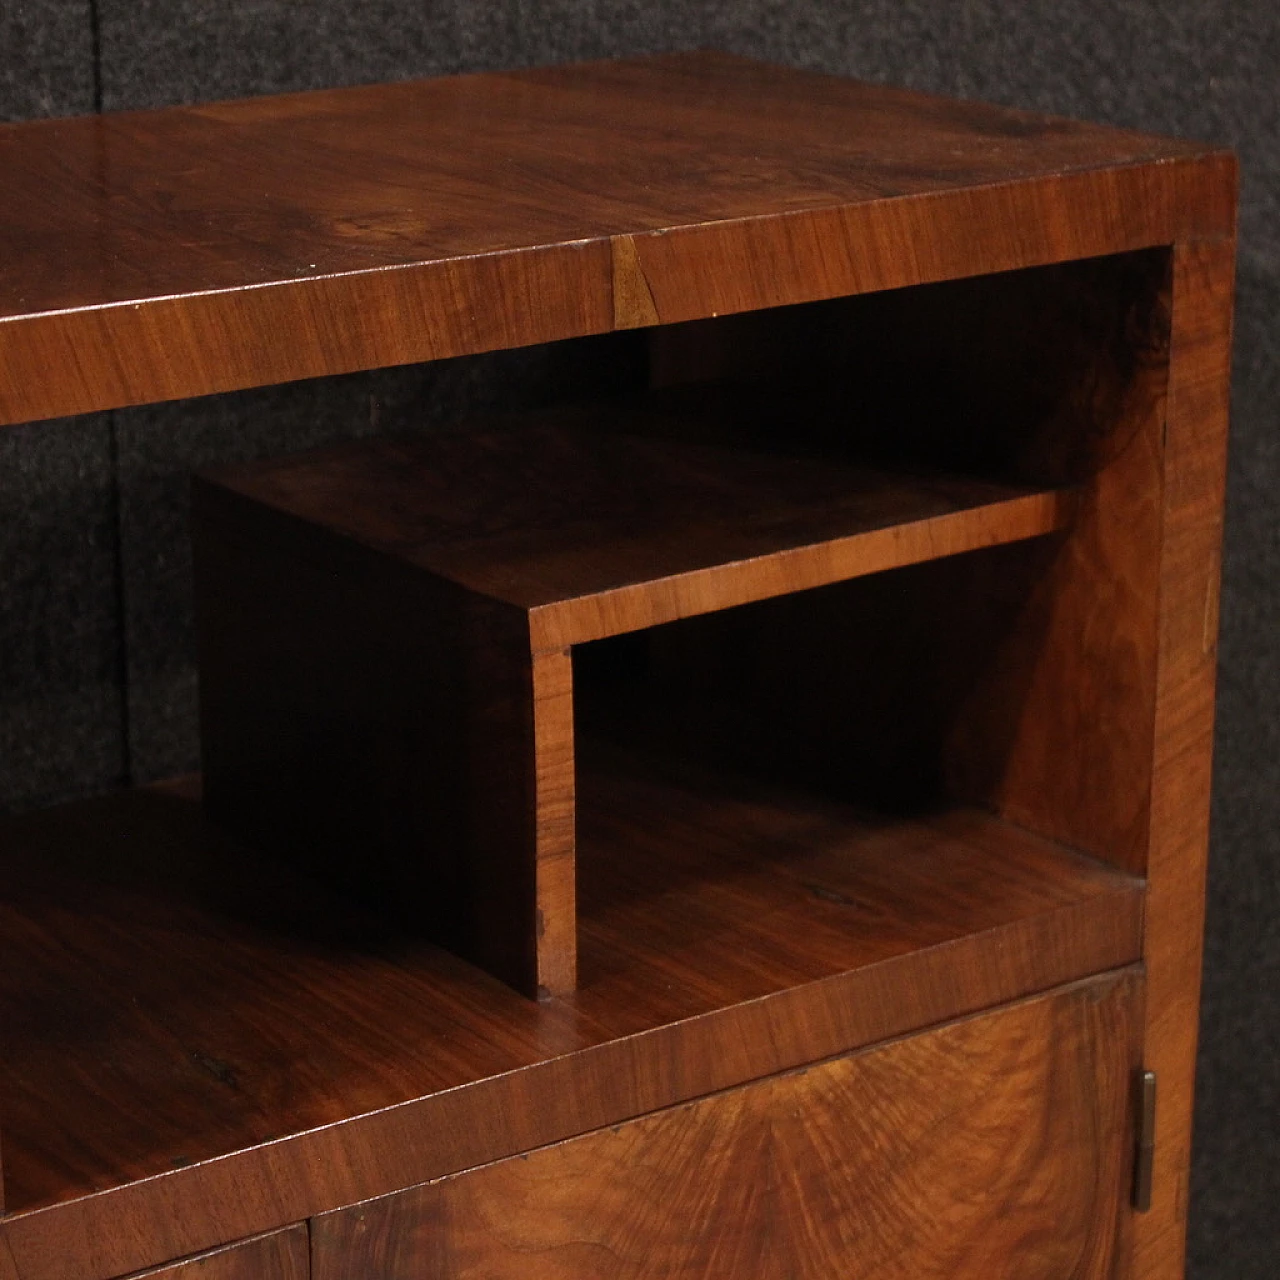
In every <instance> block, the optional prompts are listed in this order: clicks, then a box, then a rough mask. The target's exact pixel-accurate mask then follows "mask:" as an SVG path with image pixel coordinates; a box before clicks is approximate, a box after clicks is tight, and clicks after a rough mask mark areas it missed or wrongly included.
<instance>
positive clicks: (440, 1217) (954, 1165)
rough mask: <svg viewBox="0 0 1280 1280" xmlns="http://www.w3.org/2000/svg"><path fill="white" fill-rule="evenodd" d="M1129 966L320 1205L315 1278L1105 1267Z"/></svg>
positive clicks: (822, 1274) (797, 1277) (1134, 982)
mask: <svg viewBox="0 0 1280 1280" xmlns="http://www.w3.org/2000/svg"><path fill="white" fill-rule="evenodd" d="M1140 996H1141V980H1140V979H1139V978H1138V977H1137V976H1136V975H1135V974H1134V973H1132V972H1129V973H1125V974H1123V975H1120V976H1117V977H1111V976H1108V977H1104V978H1101V979H1096V980H1093V981H1090V982H1087V983H1083V984H1081V985H1079V986H1077V987H1074V988H1069V989H1067V990H1066V991H1063V992H1059V993H1055V994H1053V995H1051V996H1047V997H1041V998H1038V999H1035V1000H1032V1001H1029V1002H1027V1003H1025V1004H1021V1005H1018V1006H1014V1007H1013V1008H1010V1009H1006V1010H1002V1011H1000V1012H998V1013H994V1014H990V1015H986V1016H983V1017H978V1018H973V1019H970V1020H967V1021H963V1022H958V1023H952V1024H950V1025H948V1026H945V1027H943V1028H941V1029H939V1030H936V1031H932V1032H926V1033H924V1034H921V1035H916V1036H912V1037H909V1038H907V1039H905V1040H900V1041H896V1042H891V1043H889V1044H888V1045H885V1046H883V1047H881V1048H879V1049H873V1050H869V1051H866V1052H864V1053H860V1054H855V1055H853V1056H851V1057H846V1058H841V1059H837V1060H835V1061H833V1062H829V1063H825V1064H823V1065H821V1066H816V1067H812V1068H809V1069H807V1070H805V1071H801V1072H798V1073H796V1074H793V1075H787V1076H781V1077H775V1078H772V1079H769V1080H766V1081H763V1082H759V1083H756V1084H753V1085H748V1086H746V1087H744V1088H741V1089H735V1090H731V1091H729V1092H727V1093H722V1094H717V1095H713V1096H711V1097H709V1098H705V1099H703V1100H701V1101H699V1102H695V1103H692V1104H689V1105H687V1106H684V1107H680V1108H676V1109H673V1110H670V1111H664V1112H659V1113H657V1114H655V1115H652V1116H648V1117H645V1118H643V1119H640V1120H636V1121H632V1122H630V1123H628V1124H624V1125H620V1126H617V1127H614V1128H611V1129H607V1130H598V1131H597V1132H595V1133H592V1134H588V1135H586V1136H585V1137H582V1138H578V1139H574V1140H571V1141H569V1142H565V1143H562V1144H560V1145H558V1146H555V1147H549V1148H544V1149H543V1150H540V1151H535V1152H533V1153H531V1154H530V1155H528V1156H524V1157H515V1158H513V1159H510V1160H503V1161H499V1162H498V1163H496V1164H492V1165H488V1166H485V1167H483V1168H480V1169H477V1170H474V1171H472V1172H470V1173H464V1174H460V1175H457V1176H456V1177H453V1178H449V1179H445V1180H443V1181H441V1182H437V1183H432V1184H429V1185H427V1186H424V1187H420V1188H415V1189H413V1190H411V1191H407V1192H403V1193H400V1194H398V1195H394V1196H389V1197H387V1198H386V1199H383V1200H379V1201H373V1202H370V1203H368V1204H365V1205H360V1206H357V1207H355V1208H352V1209H349V1210H343V1211H340V1212H338V1213H335V1214H331V1215H327V1216H325V1217H321V1218H318V1219H316V1220H315V1222H314V1223H313V1228H312V1232H313V1234H312V1243H313V1257H312V1267H313V1274H314V1275H315V1276H316V1280H348V1277H352V1276H378V1277H379V1280H420V1277H423V1276H428V1275H429V1276H432V1277H439V1278H440V1280H449V1278H452V1277H463V1276H479V1275H483V1276H485V1277H486V1278H487V1280H598V1277H600V1276H601V1275H604V1274H608V1275H611V1276H614V1277H616V1278H617V1280H639V1278H640V1277H651V1276H658V1275H662V1276H671V1277H687V1278H688V1280H742V1278H743V1277H747V1276H751V1277H760V1278H761V1280H765V1278H769V1280H775V1278H776V1280H781V1277H790V1278H794V1280H802V1278H803V1280H829V1278H830V1277H832V1276H847V1275H859V1276H875V1277H878V1278H879V1280H891V1278H893V1280H897V1278H899V1277H900V1278H901V1280H934V1278H935V1277H936V1278H937V1280H943V1278H944V1277H945V1278H946V1280H987V1277H990V1276H992V1275H1006V1274H1016V1275H1018V1276H1019V1277H1021V1278H1023V1280H1061V1277H1063V1276H1067V1275H1071V1276H1073V1277H1076V1278H1077V1280H1111V1277H1112V1276H1113V1274H1114V1272H1113V1267H1114V1265H1115V1262H1116V1246H1117V1241H1118V1239H1119V1238H1120V1234H1121V1229H1122V1227H1121V1224H1122V1220H1123V1218H1124V1217H1126V1216H1127V1214H1126V1211H1125V1210H1124V1208H1123V1205H1124V1184H1125V1179H1126V1176H1127V1171H1128V1167H1129V1154H1128V1135H1129V1128H1128V1121H1129V1108H1130V1103H1129V1093H1130V1089H1129V1079H1130V1073H1131V1068H1132V1064H1133V1061H1134V1036H1133V1032H1134V1029H1135V1026H1136V1024H1137V1022H1138V1021H1139V1019H1140Z"/></svg>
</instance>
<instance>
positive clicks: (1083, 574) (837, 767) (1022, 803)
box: [653, 250, 1170, 873]
mask: <svg viewBox="0 0 1280 1280" xmlns="http://www.w3.org/2000/svg"><path fill="white" fill-rule="evenodd" d="M1169 273H1170V255H1169V253H1168V251H1165V250H1154V251H1147V252H1144V253H1137V254H1121V255H1115V256H1113V257H1109V258H1103V259H1095V260H1091V261H1089V262H1084V263H1066V264H1060V265H1057V266H1052V267H1044V268H1036V269H1032V270H1027V271H1021V272H1011V273H1007V274H1004V275H1001V276H995V277H981V278H978V279H974V280H963V281H952V282H946V283H943V284H938V285H932V286H926V287H921V288H917V289H910V290H900V291H895V292H893V293H888V294H879V295H873V296H869V297H858V298H852V299H841V300H836V301H833V302H829V303H823V304H817V305H813V306H810V307H807V308H792V309H789V310H788V311H787V312H785V313H780V314H779V313H770V312H765V313H753V314H751V315H749V316H742V317H733V318H731V319H730V320H729V321H728V322H719V321H717V322H704V323H701V324H698V325H690V326H675V327H673V328H671V329H662V330H656V331H655V332H654V335H653V338H654V343H655V347H656V350H655V359H654V367H655V372H656V376H657V378H658V379H660V380H661V381H663V382H664V383H666V384H667V388H666V391H665V392H664V394H666V395H670V396H674V397H676V398H677V402H682V401H684V400H687V399H689V398H691V397H693V396H695V395H698V396H700V398H702V399H707V398H708V394H707V392H706V391H700V388H702V387H703V386H704V385H705V384H704V383H702V382H699V381H691V380H698V379H707V378H711V379H713V380H714V381H713V382H712V383H711V384H710V387H711V388H715V387H718V386H720V385H721V384H726V385H729V386H732V385H733V384H734V383H735V382H742V381H743V380H746V379H749V381H747V382H746V384H745V385H746V386H747V387H749V389H750V391H751V392H752V393H753V395H754V396H755V398H756V399H757V400H758V401H761V402H764V403H765V404H766V405H767V408H765V409H764V410H762V411H758V412H757V413H755V414H754V415H753V417H752V418H751V419H749V420H748V427H749V429H750V430H752V431H761V430H772V431H773V433H774V435H775V437H776V436H778V435H784V436H785V438H786V439H787V440H788V442H789V443H793V447H794V437H796V436H800V438H801V441H802V442H803V443H805V444H807V445H808V447H809V448H810V449H811V450H813V451H815V452H816V453H817V454H818V456H822V454H823V453H826V454H830V453H833V452H834V453H836V455H837V456H840V457H847V456H853V457H861V458H863V459H864V460H868V459H877V458H879V459H883V461H884V462H885V463H886V464H890V463H892V464H894V465H897V466H899V467H903V466H910V465H912V464H915V465H917V466H919V465H921V464H923V463H924V462H925V461H926V460H933V461H934V463H935V464H936V465H943V464H945V465H946V466H947V467H948V468H949V469H951V470H953V471H956V472H959V473H961V474H986V475H995V476H1000V477H1003V478H1004V480H1005V482H1007V483H1011V484H1019V483H1021V484H1027V483H1031V482H1033V481H1034V482H1038V483H1040V484H1045V485H1049V484H1057V485H1062V484H1065V483H1068V482H1070V483H1071V484H1072V486H1073V488H1074V490H1075V493H1076V495H1077V499H1078V500H1077V502H1076V505H1075V507H1074V511H1073V515H1072V518H1071V520H1070V523H1069V525H1068V526H1067V527H1065V528H1064V529H1063V530H1062V531H1061V532H1060V533H1059V534H1058V536H1056V537H1054V538H1051V539H1044V540H1041V541H1039V542H1028V543H1025V544H1023V545H1018V546H1008V547H1005V548H1000V549H993V550H989V551H986V552H984V553H982V554H976V555H968V556H959V557H954V558H952V559H949V560H945V561H942V562H939V563H936V564H929V565H923V566H921V567H919V568H917V569H909V570H904V571H902V572H899V573H895V574H889V575H883V576H881V577H879V578H868V579H867V580H865V581H861V582H853V583H850V584H848V585H847V586H844V587H841V588H838V589H837V588H833V589H830V590H828V591H825V592H816V593H809V594H808V595H805V596H795V597H790V598H786V597H784V598H780V599H778V600H777V601H775V602H773V603H771V604H770V605H768V606H761V607H758V608H756V609H754V610H742V611H738V612H737V613H732V614H731V613H725V614H723V615H717V616H710V617H708V618H706V619H704V620H703V621H701V622H700V623H699V624H698V625H697V626H696V627H693V626H691V627H688V628H686V629H685V631H684V632H683V633H680V634H679V635H673V636H671V637H669V638H664V641H663V643H664V645H666V646H667V648H668V649H671V648H674V647H678V648H679V651H680V652H679V662H678V665H679V667H681V668H691V669H696V670H697V671H698V672H699V673H702V678H703V679H704V680H705V681H706V682H708V683H711V684H713V685H715V686H717V690H718V693H719V696H720V698H721V700H722V701H723V702H724V703H726V704H728V705H730V706H733V707H737V708H738V713H737V722H736V723H735V733H736V734H737V735H738V736H739V737H741V736H742V735H744V734H747V735H750V734H753V733H754V736H755V737H756V738H757V739H758V740H759V750H760V751H762V752H768V753H770V754H771V756H772V757H773V758H774V759H775V761H776V765H775V767H778V768H787V769H792V770H800V769H803V770H806V771H808V772H809V773H810V774H814V775H817V774H826V775H831V774H838V775H842V776H843V777H844V778H846V779H848V783H847V784H846V785H848V786H850V787H852V788H855V789H862V790H863V791H867V790H871V791H873V792H874V791H875V790H877V789H878V790H880V791H881V792H882V793H885V792H894V793H896V794H897V795H898V796H899V797H901V798H902V799H904V800H906V799H911V798H913V797H914V799H915V800H916V801H917V802H918V801H919V800H920V799H921V798H926V797H929V798H933V799H934V800H942V799H945V798H946V797H948V796H949V797H952V798H956V799H962V800H965V801H969V802H976V803H979V804H984V805H991V806H993V807H995V808H996V809H998V810H999V811H1000V812H1002V813H1004V814H1005V815H1006V816H1007V817H1009V818H1010V819H1012V820H1013V821H1016V822H1019V823H1021V824H1023V825H1025V826H1028V827H1030V828H1031V829H1033V830H1037V831H1039V832H1040V833H1041V834H1044V835H1048V836H1051V837H1053V838H1055V839H1060V840H1063V841H1065V842H1067V843H1069V844H1071V845H1073V846H1074V847H1077V848H1081V849H1085V850H1087V851H1089V852H1091V853H1093V854H1095V855H1096V856H1098V857H1102V858H1106V859H1108V860H1109V861H1112V862H1114V863H1116V864H1117V865H1119V866H1122V867H1124V868H1126V869H1128V870H1131V871H1134V872H1137V873H1141V872H1142V871H1143V870H1144V869H1145V866H1146V860H1147V845H1148V829H1149V807H1150V798H1151V774H1152V727H1153V722H1154V718H1155V702H1156V680H1157V641H1158V625H1159V599H1160V591H1161V588H1160V582H1159V574H1158V565H1159V558H1160V544H1161V537H1162V514H1161V498H1160V495H1161V490H1162V486H1163V484H1164V460H1163V455H1162V445H1163V427H1164V421H1165V415H1166V384H1167V381H1168V378H1169V345H1170V344H1169V329H1170V314H1169ZM957 317H963V323H958V322H957ZM794 386H802V387H805V388H810V389H812V388H817V389H819V391H820V392H821V394H822V397H823V398H824V399H825V400H826V401H829V404H828V405H827V406H825V407H824V408H822V409H821V410H820V411H819V412H811V413H809V414H808V416H806V417H805V418H803V419H802V420H801V421H800V422H799V423H798V424H796V423H794V422H793V420H792V419H789V418H785V417H779V418H778V421H783V422H785V423H786V427H785V429H784V430H783V431H780V430H779V429H778V427H777V426H776V425H775V426H773V427H770V426H769V419H770V418H771V417H773V416H774V415H778V414H780V410H779V408H778V404H779V402H781V403H785V396H786V394H787V390H788V389H789V388H791V387H794ZM729 403H730V404H732V401H730V402H729ZM707 412H708V413H712V412H714V414H715V415H716V416H717V418H718V421H719V425H720V427H721V429H724V425H725V413H724V409H723V407H721V406H715V405H712V406H711V407H710V408H709V409H708V410H707ZM700 420H701V419H700ZM753 438H754V437H753ZM673 661H674V659H673ZM852 707H856V708H857V714H856V715H850V714H849V713H848V709H849V708H852ZM753 725H754V726H755V728H754V729H753ZM837 781H838V779H837Z"/></svg>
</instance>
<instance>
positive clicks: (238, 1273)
mask: <svg viewBox="0 0 1280 1280" xmlns="http://www.w3.org/2000/svg"><path fill="white" fill-rule="evenodd" d="M310 1274H311V1239H310V1235H309V1233H308V1231H307V1228H306V1226H305V1225H299V1226H296V1227H290V1228H288V1230H286V1231H276V1232H273V1233H272V1234H271V1235H266V1236H258V1237H257V1238H256V1239H254V1240H244V1241H241V1242H240V1243H239V1244H232V1245H227V1246H226V1247H225V1248H222V1249H214V1250H213V1251H211V1252H209V1253H202V1254H199V1255H197V1256H196V1257H194V1258H185V1259H184V1260H183V1261H181V1262H175V1263H173V1264H172V1265H170V1266H164V1267H155V1268H153V1269H151V1270H148V1271H140V1272H137V1273H136V1274H134V1275H133V1276H130V1277H128V1280H307V1278H308V1276H310Z"/></svg>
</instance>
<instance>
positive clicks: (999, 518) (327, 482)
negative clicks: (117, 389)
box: [197, 403, 1074, 652]
mask: <svg viewBox="0 0 1280 1280" xmlns="http://www.w3.org/2000/svg"><path fill="white" fill-rule="evenodd" d="M803 413H804V408H803V404H802V403H801V405H799V406H797V407H796V408H792V409H791V410H790V411H788V410H787V409H785V408H783V409H781V410H780V411H779V414H778V419H777V421H776V423H775V425H774V437H775V441H782V442H785V440H786V439H787V436H788V433H789V432H790V431H791V430H793V429H794V428H793V427H792V421H793V419H794V418H797V417H803ZM655 425H660V426H661V427H662V429H663V431H664V435H663V437H662V438H659V439H654V438H650V437H649V436H646V435H645V434H643V432H644V431H645V430H652V429H653V428H654V427H655ZM680 429H681V422H680V418H679V415H678V414H675V415H668V414H657V413H653V412H646V411H645V410H643V409H640V410H636V409H631V408H629V407H626V406H622V405H608V404H601V405H598V406H595V405H593V406H581V407H571V408H566V409H561V410H557V411H554V412H552V413H548V414H545V415H542V416H541V417H538V418H535V419H534V421H532V422H529V423H520V424H515V425H512V426H510V427H508V428H507V429H505V430H498V431H476V430H472V431H465V432H457V433H448V434H446V435H444V436H434V437H430V436H429V437H426V438H406V439H402V440H386V439H378V440H368V441H359V442H356V443H354V444H350V445H344V446H339V447H337V448H334V449H330V450H322V451H319V452H317V453H314V454H304V455H301V456H298V457H292V458H282V459H275V460H267V461H263V462H257V463H252V464H249V465H247V466H241V467H234V468H228V469H226V470H223V471H218V472H214V473H211V474H209V475H207V476H205V477H204V478H202V479H201V480H200V481H198V482H197V483H198V486H199V489H200V491H201V492H200V499H201V501H203V502H204V503H205V504H206V505H209V506H212V504H213V503H214V502H215V501H216V500H217V495H215V494H211V493H209V489H210V488H211V487H212V486H218V487H221V488H223V489H225V490H227V491H229V492H230V493H234V494H237V495H240V496H241V497H243V498H246V499H248V500H250V501H254V502H258V503H261V504H263V505H264V506H266V507H269V508H271V509H272V510H273V511H277V512H280V513H283V514H287V515H291V516H295V517H297V518H298V519H300V520H303V521H306V522H307V523H308V524H311V525H314V526H316V527H317V529H320V530H323V531H325V532H331V533H334V534H337V535H338V536H340V537H346V538H350V539H352V540H353V541H354V542H356V543H357V544H359V545H360V546H363V547H368V548H371V549H373V550H376V551H380V552H383V553H384V554H386V555H389V556H393V557H395V558H397V559H400V560H403V561H405V562H406V563H408V564H411V565H414V566H416V567H418V568H421V569H424V570H426V571H427V572H429V573H431V574H433V575H435V576H437V577H439V578H441V579H443V580H445V581H447V582H451V583H454V584H456V585H457V586H460V587H463V588H465V589H466V590H467V591H470V592H473V593H474V594H476V595H478V596H482V597H485V598H486V599H492V600H496V601H501V602H503V603H506V604H509V605H512V606H514V607H515V608H518V609H521V610H524V611H526V612H528V614H529V615H530V616H529V630H530V643H531V645H532V647H533V649H534V651H535V652H542V651H557V650H562V649H565V648H568V647H569V646H570V645H575V644H580V643H583V642H584V641H589V640H597V639H600V638H602V637H604V636H610V635H617V634H619V633H621V632H624V631H636V630H640V629H641V628H643V627H652V626H657V625H660V624H662V623H664V622H671V621H674V620H675V619H677V618H681V617H687V616H689V615H691V614H697V613H707V612H710V611H712V610H717V609H728V608H732V607H733V606H735V605H739V604H746V603H748V602H750V601H753V600H762V599H766V598H768V597H770V596H776V595H783V594H787V593H791V592H796V591H804V590H807V589H809V588H811V587H817V586H823V585H825V584H827V583H830V582H838V581H841V580H843V579H845V578H852V577H856V576H859V575H861V574H868V573H878V572H881V571H883V570H885V569H890V568H895V567H897V566H900V565H904V564H913V563H915V562H917V561H920V560H932V559H936V558H938V557H940V556H944V555H954V554H957V553H959V552H962V551H970V550H973V549H974V548H977V547H984V546H992V545H996V544H999V543H1003V542H1011V541H1016V540H1018V539H1021V538H1029V537H1035V536H1037V535H1040V534H1044V533H1049V532H1052V531H1054V530H1056V529H1060V528H1063V527H1064V526H1065V525H1066V524H1067V522H1068V521H1069V519H1070V517H1071V514H1072V511H1073V508H1074V502H1073V497H1074V495H1073V494H1072V493H1071V492H1070V491H1069V490H1059V489H1052V490H1042V489H1034V488H1031V487H1030V486H1026V485H1023V486H1017V485H1006V484H999V483H995V482H992V481H986V480H982V479H978V478H973V477H968V476H950V475H947V474H945V473H942V472H939V471H937V470H936V469H935V470H933V471H931V472H930V471H926V472H924V473H923V474H915V475H913V474H912V473H911V472H909V471H899V472H893V471H889V472H885V471H877V470H874V469H872V468H868V467H866V466H857V465H855V464H854V463H851V462H847V461H844V460H842V459H840V458H833V457H830V456H828V457H787V456H785V454H780V453H779V451H778V450H777V449H776V448H775V449H774V451H772V452H762V451H757V450H753V449H750V448H745V449H744V448H742V447H740V446H739V447H714V446H709V445H699V444H691V443H684V442H682V441H681V440H679V439H678V438H672V437H673V436H676V435H677V434H678V432H679V431H680ZM222 504H223V507H222V508H220V509H223V508H225V506H226V499H223V500H222ZM264 525H265V521H264ZM275 527H278V524H277V525H276V526H275ZM264 536H266V535H265V533H264ZM291 536H292V539H293V540H294V541H295V542H297V541H298V540H299V539H300V537H301V536H302V535H301V534H297V533H295V534H292V535H291Z"/></svg>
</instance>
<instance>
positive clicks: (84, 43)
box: [0, 0, 94, 120]
mask: <svg viewBox="0 0 1280 1280" xmlns="http://www.w3.org/2000/svg"><path fill="white" fill-rule="evenodd" d="M93 88H94V81H93V35H92V28H91V23H90V20H89V0H39V2H38V3H37V2H36V0H4V3H3V4H0V120H31V119H35V118H36V117H37V116H70V115H83V114H85V113H87V112H90V111H92V110H93Z"/></svg>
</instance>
